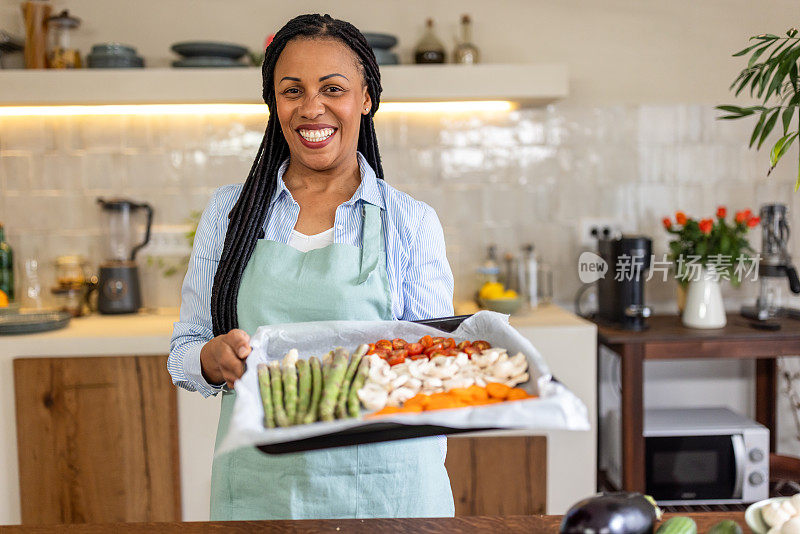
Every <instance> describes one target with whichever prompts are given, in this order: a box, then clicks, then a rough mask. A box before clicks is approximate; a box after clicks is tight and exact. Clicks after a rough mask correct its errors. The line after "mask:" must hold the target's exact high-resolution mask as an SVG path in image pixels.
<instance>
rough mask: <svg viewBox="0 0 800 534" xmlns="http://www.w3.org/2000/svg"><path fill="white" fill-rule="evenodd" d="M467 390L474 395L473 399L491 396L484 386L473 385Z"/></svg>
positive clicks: (477, 399)
mask: <svg viewBox="0 0 800 534" xmlns="http://www.w3.org/2000/svg"><path fill="white" fill-rule="evenodd" d="M467 390H468V391H469V392H470V394H471V395H472V399H473V400H476V401H481V400H486V399H488V398H489V394H488V393H486V388H482V387H480V386H477V385H474V384H473V385H471V386H470V387H468V388H467Z"/></svg>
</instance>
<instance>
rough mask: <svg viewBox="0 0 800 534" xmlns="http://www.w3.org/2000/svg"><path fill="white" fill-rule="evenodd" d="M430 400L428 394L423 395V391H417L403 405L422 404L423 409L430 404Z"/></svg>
mask: <svg viewBox="0 0 800 534" xmlns="http://www.w3.org/2000/svg"><path fill="white" fill-rule="evenodd" d="M429 402H430V398H429V397H428V396H427V395H423V394H422V393H417V394H416V395H414V396H413V397H411V398H410V399H408V400H407V401H406V402H405V404H403V406H420V407H422V408H423V409H424V408H425V407H426V406H427V405H428V403H429Z"/></svg>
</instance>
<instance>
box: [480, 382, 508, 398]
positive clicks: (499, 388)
mask: <svg viewBox="0 0 800 534" xmlns="http://www.w3.org/2000/svg"><path fill="white" fill-rule="evenodd" d="M510 391H511V388H510V387H508V386H507V385H505V384H501V383H500V382H489V383H488V384H486V393H488V394H489V396H490V397H493V398H495V399H505V398H506V397H508V393H509V392H510Z"/></svg>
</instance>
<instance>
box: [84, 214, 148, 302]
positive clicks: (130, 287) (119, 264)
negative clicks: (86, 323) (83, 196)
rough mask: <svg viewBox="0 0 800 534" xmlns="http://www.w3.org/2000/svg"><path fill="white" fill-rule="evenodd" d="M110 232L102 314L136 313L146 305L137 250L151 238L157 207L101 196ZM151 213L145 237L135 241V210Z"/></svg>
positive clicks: (102, 275) (103, 267) (100, 277)
mask: <svg viewBox="0 0 800 534" xmlns="http://www.w3.org/2000/svg"><path fill="white" fill-rule="evenodd" d="M97 203H98V204H100V207H101V209H102V210H103V215H104V218H105V221H104V222H105V228H106V229H107V232H108V252H107V254H108V256H107V260H106V261H105V262H104V263H102V264H101V265H100V269H99V273H98V282H97V285H98V288H97V289H98V292H99V293H98V296H97V309H98V311H99V312H100V313H135V312H136V311H138V310H139V308H140V307H141V305H142V294H141V290H140V286H139V269H138V267H137V266H136V262H135V260H136V253H137V252H139V250H140V249H141V248H142V247H144V246H145V245H146V244H147V243H148V241H150V227H151V225H152V223H153V208H151V207H150V205H149V204H144V203H138V202H133V201H131V200H126V199H109V200H103V199H102V198H98V199H97ZM140 210H144V211H145V213H146V215H147V222H146V224H145V233H144V239H143V240H142V241H141V242H140V243H138V244H134V243H135V236H134V234H135V230H134V224H133V220H132V215H133V213H134V212H137V211H140Z"/></svg>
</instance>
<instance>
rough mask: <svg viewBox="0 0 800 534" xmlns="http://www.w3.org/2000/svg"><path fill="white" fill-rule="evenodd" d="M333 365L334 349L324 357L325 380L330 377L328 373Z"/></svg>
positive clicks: (323, 372)
mask: <svg viewBox="0 0 800 534" xmlns="http://www.w3.org/2000/svg"><path fill="white" fill-rule="evenodd" d="M332 365H333V351H330V352H328V354H326V355H325V356H323V357H322V380H323V382H324V381H325V380H326V379H327V378H328V373H329V372H330V370H331V366H332Z"/></svg>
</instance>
